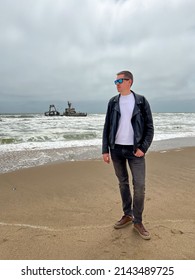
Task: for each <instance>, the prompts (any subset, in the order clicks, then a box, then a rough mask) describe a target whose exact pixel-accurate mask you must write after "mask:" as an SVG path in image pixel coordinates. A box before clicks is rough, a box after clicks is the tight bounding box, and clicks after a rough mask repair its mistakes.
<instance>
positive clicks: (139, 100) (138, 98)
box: [113, 90, 143, 117]
mask: <svg viewBox="0 0 195 280" xmlns="http://www.w3.org/2000/svg"><path fill="white" fill-rule="evenodd" d="M131 93H132V94H133V95H134V98H135V107H134V110H133V116H135V115H136V114H137V113H139V112H140V108H139V106H140V104H142V103H143V99H142V97H141V96H140V95H139V94H136V93H135V92H134V91H132V90H131ZM120 96H121V94H120V93H119V94H118V95H116V96H115V97H114V99H113V102H114V103H115V106H114V109H115V110H116V111H118V112H119V113H120V107H119V98H120ZM133 116H132V117H133Z"/></svg>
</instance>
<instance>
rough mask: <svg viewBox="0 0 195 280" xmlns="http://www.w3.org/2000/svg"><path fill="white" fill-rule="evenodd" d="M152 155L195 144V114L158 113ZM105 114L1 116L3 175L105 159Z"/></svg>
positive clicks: (1, 168) (0, 165) (1, 167)
mask: <svg viewBox="0 0 195 280" xmlns="http://www.w3.org/2000/svg"><path fill="white" fill-rule="evenodd" d="M153 118H154V127H155V135H154V141H153V143H152V145H151V147H150V149H149V151H157V150H158V151H159V150H164V149H165V150H166V149H171V148H181V147H184V146H194V143H195V141H194V140H195V113H154V114H153ZM104 119H105V114H89V115H88V116H87V117H65V116H55V117H46V116H44V115H43V114H3V115H0V173H5V172H9V171H14V170H16V169H20V168H27V167H32V166H38V165H43V164H48V163H52V162H60V161H74V160H87V159H95V158H101V142H102V130H103V125H104Z"/></svg>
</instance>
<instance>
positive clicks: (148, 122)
mask: <svg viewBox="0 0 195 280" xmlns="http://www.w3.org/2000/svg"><path fill="white" fill-rule="evenodd" d="M114 82H115V85H116V87H117V90H118V92H119V94H118V95H116V96H114V97H113V98H111V99H110V101H109V103H108V109H107V113H106V118H105V124H104V130H103V143H102V154H103V160H104V161H105V162H106V163H109V162H110V155H111V159H112V162H113V166H114V169H115V174H116V176H117V178H118V181H119V189H120V194H121V198H122V206H123V212H124V215H123V216H122V218H121V219H120V220H119V221H118V222H116V224H115V225H114V228H115V229H120V228H123V227H125V226H127V225H129V224H130V223H132V222H133V223H134V229H135V230H136V231H137V232H138V233H139V235H140V236H141V237H142V238H143V239H150V233H149V232H148V231H147V230H146V228H145V227H144V225H143V223H142V213H143V209H144V197H145V153H146V152H147V150H148V148H149V146H150V144H151V143H152V139H153V135H154V127H153V119H152V113H151V110H150V105H149V103H148V101H147V100H146V98H145V97H144V96H141V95H138V94H136V93H134V92H133V91H132V90H131V86H132V84H133V75H132V73H131V72H129V71H121V72H119V73H118V74H117V78H116V80H115V81H114ZM127 162H128V165H129V167H130V170H131V174H132V183H133V198H132V195H131V191H130V187H129V176H128V170H127Z"/></svg>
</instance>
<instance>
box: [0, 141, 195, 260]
mask: <svg viewBox="0 0 195 280" xmlns="http://www.w3.org/2000/svg"><path fill="white" fill-rule="evenodd" d="M146 160H147V181H146V183H147V184H146V199H145V210H144V215H143V222H144V224H145V226H146V227H147V229H148V230H149V231H150V233H151V236H152V238H151V240H149V241H148V240H147V241H146V240H143V239H141V237H140V236H139V235H138V234H137V232H135V231H134V230H133V226H132V225H130V226H128V227H126V228H124V229H120V230H115V229H114V228H113V224H114V223H115V222H116V221H117V220H118V219H120V218H121V216H122V210H121V199H120V195H119V190H118V182H117V180H116V177H115V175H114V170H113V166H112V164H110V165H107V164H105V163H103V162H102V161H101V160H90V161H75V162H64V163H56V164H51V165H44V166H39V167H33V168H28V169H21V170H18V171H14V172H10V173H5V174H0V259H4V260H15V259H18V260H25V259H26V260H28V259H32V260H34V259H45V260H50V259H56V260H60V259H70V260H82V259H83V260H88V259H91V260H98V259H100V260H112V259H113V260H114V259H120V260H123V259H124V260H125V259H150V260H153V259H171V260H177V259H182V260H194V259H195V243H194V237H195V208H194V197H195V148H194V147H190V148H182V149H173V150H168V151H161V152H149V153H148V154H147V156H146Z"/></svg>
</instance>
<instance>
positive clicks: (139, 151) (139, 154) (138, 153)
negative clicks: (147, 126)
mask: <svg viewBox="0 0 195 280" xmlns="http://www.w3.org/2000/svg"><path fill="white" fill-rule="evenodd" d="M134 155H135V156H136V157H143V156H144V153H143V152H142V151H141V150H140V149H137V151H136V153H134Z"/></svg>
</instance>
